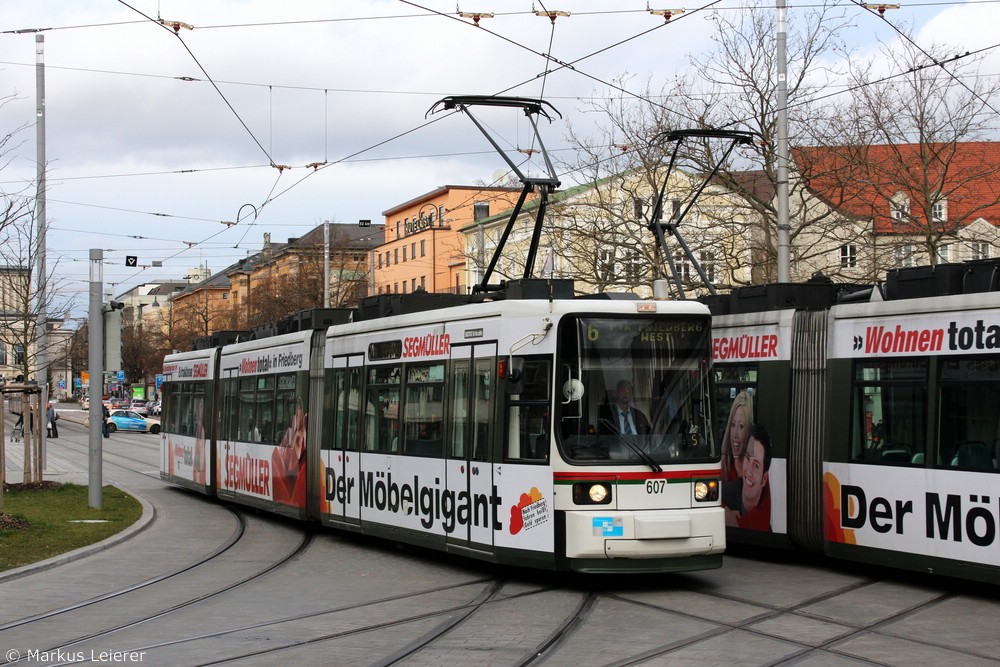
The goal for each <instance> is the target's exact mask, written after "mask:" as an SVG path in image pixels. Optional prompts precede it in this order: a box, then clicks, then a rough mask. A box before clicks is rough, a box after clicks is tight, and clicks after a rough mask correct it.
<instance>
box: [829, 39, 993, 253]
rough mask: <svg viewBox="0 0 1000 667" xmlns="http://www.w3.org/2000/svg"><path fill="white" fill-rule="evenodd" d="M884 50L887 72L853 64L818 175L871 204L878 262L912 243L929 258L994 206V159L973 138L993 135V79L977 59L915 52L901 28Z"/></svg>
mask: <svg viewBox="0 0 1000 667" xmlns="http://www.w3.org/2000/svg"><path fill="white" fill-rule="evenodd" d="M881 53H882V58H881V59H880V61H882V62H885V63H888V65H889V70H890V71H889V75H888V76H886V74H885V72H881V71H877V70H873V69H872V68H870V67H868V66H867V64H866V65H865V66H861V65H855V66H854V67H852V71H851V85H852V88H853V89H854V90H855V93H854V94H853V95H852V98H851V101H850V102H848V103H843V104H840V105H838V107H837V109H836V113H835V114H833V116H832V119H833V120H835V121H836V122H835V123H832V124H831V125H830V129H831V130H833V132H832V135H831V136H829V137H825V138H824V142H823V143H824V145H825V149H826V150H825V152H826V153H827V155H828V156H830V157H832V159H827V161H826V164H825V166H824V170H825V171H826V174H827V176H826V179H825V180H826V181H827V182H828V183H829V182H836V183H849V184H851V187H852V189H853V196H863V197H865V198H866V200H867V201H868V202H869V203H870V205H871V207H872V209H873V210H872V212H871V215H872V216H873V218H874V219H875V221H876V231H877V232H878V233H879V235H880V239H879V240H880V241H882V243H880V247H881V249H882V250H883V253H882V255H881V257H880V258H879V259H880V261H879V264H881V265H882V268H887V267H888V266H893V265H895V264H896V263H897V261H898V260H899V259H901V257H900V256H899V253H898V251H899V250H901V249H903V248H908V247H910V246H911V244H916V245H918V246H919V247H922V249H923V251H924V253H925V254H926V257H927V259H928V261H929V262H930V263H931V264H936V263H937V262H938V260H939V256H940V252H939V251H940V249H941V248H942V246H944V245H948V244H950V243H953V242H955V241H956V239H958V237H959V230H961V229H962V228H963V227H965V226H966V225H968V224H969V223H970V222H972V221H974V220H976V219H977V218H979V217H981V216H983V215H984V213H985V212H987V211H989V210H990V209H993V208H994V207H996V206H997V205H998V204H1000V188H997V187H995V185H994V184H995V181H996V180H997V175H998V172H1000V163H998V162H997V161H996V158H995V155H994V153H993V152H992V150H991V149H990V147H989V146H988V145H984V144H979V143H977V142H982V141H983V140H986V139H989V138H990V137H991V136H992V134H993V126H994V125H995V119H996V115H997V110H996V108H995V107H994V106H993V104H994V103H995V102H996V100H997V94H998V92H1000V78H998V77H996V76H981V75H980V72H979V69H980V66H981V65H982V63H983V58H982V56H970V55H968V54H965V55H961V56H956V57H950V56H951V54H953V53H954V49H953V48H949V47H947V46H941V45H935V46H932V47H930V48H928V49H922V48H920V47H919V46H917V45H916V43H915V42H914V41H913V40H912V39H911V38H910V37H909V36H908V35H905V34H904V35H903V37H902V39H901V40H900V41H899V42H897V43H895V44H893V45H891V46H890V45H887V44H883V45H882V47H881ZM897 73H902V74H897ZM838 139H839V141H838ZM845 139H846V141H845ZM817 162H819V163H822V161H817Z"/></svg>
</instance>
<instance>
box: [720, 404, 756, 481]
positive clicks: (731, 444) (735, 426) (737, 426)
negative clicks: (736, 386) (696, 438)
mask: <svg viewBox="0 0 1000 667" xmlns="http://www.w3.org/2000/svg"><path fill="white" fill-rule="evenodd" d="M752 423H753V397H751V396H750V394H748V393H747V392H746V390H744V391H741V392H740V393H738V394H736V398H735V399H733V404H732V406H731V407H730V408H729V420H728V421H727V422H726V429H725V431H723V435H722V482H723V484H725V483H726V482H732V481H735V480H737V479H739V478H740V477H741V476H742V474H743V471H742V463H743V449H744V446H745V445H746V442H747V433H748V432H749V430H750V424H752Z"/></svg>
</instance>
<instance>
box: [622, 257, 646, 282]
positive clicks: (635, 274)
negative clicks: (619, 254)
mask: <svg viewBox="0 0 1000 667" xmlns="http://www.w3.org/2000/svg"><path fill="white" fill-rule="evenodd" d="M642 276H643V270H642V257H641V256H640V255H639V253H637V252H630V253H629V254H628V255H627V256H626V257H625V279H626V280H627V281H628V283H629V284H630V285H636V284H638V282H639V281H640V280H641V279H642Z"/></svg>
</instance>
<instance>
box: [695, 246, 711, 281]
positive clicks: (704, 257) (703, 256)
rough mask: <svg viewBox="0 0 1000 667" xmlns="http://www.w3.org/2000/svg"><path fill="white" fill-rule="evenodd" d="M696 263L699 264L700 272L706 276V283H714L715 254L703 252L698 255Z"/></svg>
mask: <svg viewBox="0 0 1000 667" xmlns="http://www.w3.org/2000/svg"><path fill="white" fill-rule="evenodd" d="M698 262H699V263H700V264H701V270H702V271H704V272H705V275H706V276H708V281H709V282H710V283H714V282H715V253H712V252H709V251H707V250H706V251H703V252H702V253H700V254H699V255H698Z"/></svg>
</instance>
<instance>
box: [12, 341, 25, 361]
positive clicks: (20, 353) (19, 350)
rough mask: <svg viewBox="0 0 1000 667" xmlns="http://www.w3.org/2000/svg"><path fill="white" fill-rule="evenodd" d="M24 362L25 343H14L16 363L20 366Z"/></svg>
mask: <svg viewBox="0 0 1000 667" xmlns="http://www.w3.org/2000/svg"><path fill="white" fill-rule="evenodd" d="M23 363H24V345H21V344H20V343H14V365H16V366H20V365H21V364H23Z"/></svg>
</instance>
